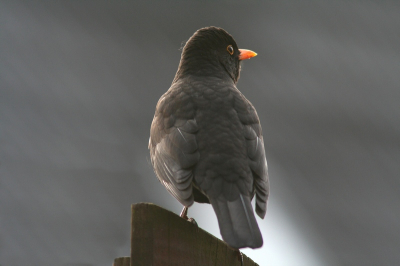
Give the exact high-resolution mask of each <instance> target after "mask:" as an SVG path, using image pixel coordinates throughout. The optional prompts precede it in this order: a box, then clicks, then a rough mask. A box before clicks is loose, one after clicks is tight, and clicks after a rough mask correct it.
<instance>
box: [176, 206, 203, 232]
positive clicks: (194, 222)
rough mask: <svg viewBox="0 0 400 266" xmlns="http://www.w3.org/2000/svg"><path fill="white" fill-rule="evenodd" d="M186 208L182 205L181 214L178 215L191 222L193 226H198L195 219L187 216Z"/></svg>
mask: <svg viewBox="0 0 400 266" xmlns="http://www.w3.org/2000/svg"><path fill="white" fill-rule="evenodd" d="M188 209H189V208H188V207H186V206H184V207H183V210H182V211H181V214H180V215H179V216H180V217H182V218H183V219H185V220H186V221H188V222H191V223H192V224H194V225H195V226H197V227H199V226H198V225H197V223H196V220H195V219H193V218H189V217H188V216H187V213H188Z"/></svg>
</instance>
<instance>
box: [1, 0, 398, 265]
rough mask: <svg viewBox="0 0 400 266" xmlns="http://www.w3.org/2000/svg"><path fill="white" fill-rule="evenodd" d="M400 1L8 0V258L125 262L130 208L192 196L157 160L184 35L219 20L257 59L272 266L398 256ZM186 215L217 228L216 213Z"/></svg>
mask: <svg viewBox="0 0 400 266" xmlns="http://www.w3.org/2000/svg"><path fill="white" fill-rule="evenodd" d="M399 14H400V4H399V2H398V1H351V2H350V1H301V3H300V2H298V1H271V2H265V3H260V2H250V3H240V2H230V1H225V2H217V3H214V2H213V1H209V2H204V3H196V2H184V1H175V2H161V1H160V2H154V1H147V2H146V1H143V2H128V1H124V2H115V1H109V2H102V1H26V2H21V1H1V2H0V265H1V266H6V265H28V266H29V265H69V266H71V265H86V266H88V265H111V263H112V260H113V259H114V258H115V257H118V256H126V255H129V219H130V204H131V203H135V202H144V201H147V202H154V203H156V204H158V205H161V206H163V207H164V208H167V209H170V210H172V211H174V212H176V213H179V211H180V208H181V206H180V205H179V203H178V202H176V201H175V200H174V199H173V197H172V196H170V195H169V194H168V192H167V191H166V190H165V189H164V188H163V187H162V185H161V184H160V183H159V182H158V181H157V179H156V177H155V175H154V173H153V171H152V169H151V167H150V164H149V162H148V158H149V155H148V150H147V143H148V136H149V128H150V123H151V120H152V116H153V114H154V108H155V105H156V103H157V101H158V99H159V97H160V96H161V95H162V94H163V93H164V92H165V91H166V90H167V89H168V88H169V85H170V84H171V82H172V79H173V77H174V74H175V71H176V69H177V66H178V63H179V59H180V51H179V48H180V47H181V45H182V43H184V42H185V41H186V40H187V39H188V38H189V37H190V36H191V35H192V34H193V32H194V31H195V30H197V29H198V28H201V27H204V26H210V25H214V26H220V27H223V28H225V29H226V30H227V31H228V32H230V33H231V34H232V35H233V36H234V38H235V39H236V42H237V43H238V45H239V47H241V48H247V49H251V50H254V51H256V52H257V53H258V56H257V57H256V58H254V59H251V60H248V61H246V62H244V64H243V68H242V73H241V79H240V81H239V84H238V87H239V89H240V90H241V91H242V92H243V93H244V94H245V95H246V96H247V98H248V99H249V100H251V101H252V103H253V104H254V105H255V107H256V108H257V111H258V114H259V116H260V119H261V123H262V126H263V130H264V138H265V143H266V154H267V159H268V163H269V168H270V170H269V171H270V178H271V192H272V194H271V198H270V201H269V210H268V212H267V216H266V218H265V220H260V219H259V220H258V221H259V224H260V226H261V227H262V231H263V236H264V242H265V244H264V247H263V248H262V249H258V250H254V251H252V250H248V249H245V250H244V252H245V253H246V254H249V256H251V257H252V258H253V259H254V260H255V261H256V262H258V263H259V264H260V265H396V264H398V263H399V261H400V252H399V250H400V222H399V221H400V207H399V206H400V193H399V192H400V175H399V173H400V122H399V117H400V108H399V100H400V15H399ZM189 216H192V217H194V218H195V219H196V220H197V221H198V223H199V225H200V227H202V228H205V229H206V230H208V231H210V232H212V233H213V234H215V235H216V236H217V237H220V235H219V231H218V227H217V224H216V223H217V221H216V219H215V217H214V214H213V212H212V209H211V207H210V206H206V205H199V204H196V206H194V207H193V208H192V209H191V210H190V211H189Z"/></svg>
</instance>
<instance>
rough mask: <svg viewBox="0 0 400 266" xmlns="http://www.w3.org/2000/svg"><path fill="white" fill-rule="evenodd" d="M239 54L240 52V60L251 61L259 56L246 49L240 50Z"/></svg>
mask: <svg viewBox="0 0 400 266" xmlns="http://www.w3.org/2000/svg"><path fill="white" fill-rule="evenodd" d="M239 52H240V55H239V60H245V59H250V58H252V57H254V56H256V55H257V53H255V52H253V51H251V50H246V49H239Z"/></svg>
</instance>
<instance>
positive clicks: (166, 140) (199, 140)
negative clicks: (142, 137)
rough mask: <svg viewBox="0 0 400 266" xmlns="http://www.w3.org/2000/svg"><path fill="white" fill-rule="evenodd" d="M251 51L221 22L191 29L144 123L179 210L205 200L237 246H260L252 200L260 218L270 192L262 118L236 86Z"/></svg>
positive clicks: (157, 168) (154, 158)
mask: <svg viewBox="0 0 400 266" xmlns="http://www.w3.org/2000/svg"><path fill="white" fill-rule="evenodd" d="M256 55H257V54H256V53H255V52H253V51H250V50H245V49H238V46H237V45H236V42H235V40H234V39H233V37H232V36H231V35H230V34H229V33H228V32H226V31H225V30H224V29H222V28H217V27H206V28H202V29H199V30H198V31H196V32H195V33H194V34H193V36H192V37H191V38H190V39H189V40H188V41H187V42H186V44H185V46H184V48H183V50H182V56H181V61H180V63H179V67H178V71H177V72H176V75H175V78H174V80H173V82H172V85H171V87H170V88H169V90H168V91H167V92H166V93H165V94H164V95H162V96H161V98H160V100H159V101H158V103H157V106H156V111H155V115H154V119H153V122H152V124H151V129H150V140H149V149H150V158H151V163H152V165H153V168H154V171H155V173H156V175H157V177H158V179H159V180H160V182H161V183H162V184H163V185H164V186H165V187H166V189H167V190H168V191H169V192H170V193H171V194H172V195H173V196H174V197H175V198H176V199H177V200H178V201H179V202H180V203H181V204H183V205H184V211H183V214H182V215H181V216H185V217H186V211H187V208H188V207H189V206H191V205H192V204H193V202H194V201H196V202H200V203H211V205H212V207H213V208H214V211H215V213H216V215H217V218H218V223H219V228H220V232H221V235H222V238H223V239H224V241H225V242H226V243H228V245H229V246H231V247H233V248H237V249H239V248H243V247H250V248H259V247H261V246H262V245H263V239H262V236H261V232H260V229H259V227H258V224H257V221H256V218H255V216H254V212H253V208H252V205H251V200H252V198H253V197H254V195H256V196H257V197H256V212H257V214H258V216H260V217H261V218H264V216H265V213H266V210H267V199H268V193H269V181H268V173H267V171H268V166H267V161H266V158H265V150H264V141H263V136H262V131H261V125H260V120H259V118H258V115H257V112H256V110H255V108H254V106H253V105H252V104H251V103H250V101H249V100H247V99H246V98H245V97H244V95H243V94H242V93H241V92H240V91H239V90H238V89H237V88H236V83H237V81H238V79H239V73H240V62H241V60H244V59H249V58H251V57H254V56H256ZM186 218H187V217H186Z"/></svg>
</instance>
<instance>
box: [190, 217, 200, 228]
mask: <svg viewBox="0 0 400 266" xmlns="http://www.w3.org/2000/svg"><path fill="white" fill-rule="evenodd" d="M188 222H191V223H192V224H194V225H195V226H197V227H199V226H198V224H197V222H196V220H195V219H193V218H189V219H188Z"/></svg>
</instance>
